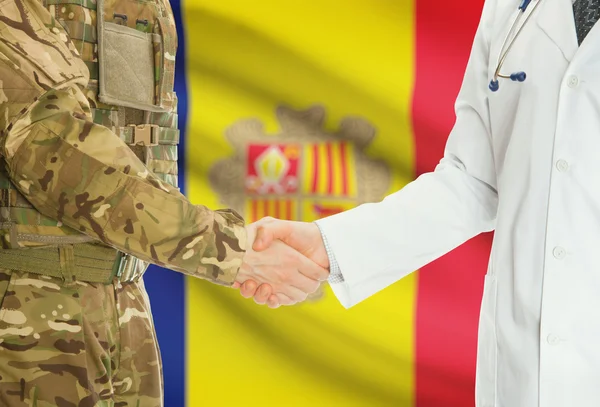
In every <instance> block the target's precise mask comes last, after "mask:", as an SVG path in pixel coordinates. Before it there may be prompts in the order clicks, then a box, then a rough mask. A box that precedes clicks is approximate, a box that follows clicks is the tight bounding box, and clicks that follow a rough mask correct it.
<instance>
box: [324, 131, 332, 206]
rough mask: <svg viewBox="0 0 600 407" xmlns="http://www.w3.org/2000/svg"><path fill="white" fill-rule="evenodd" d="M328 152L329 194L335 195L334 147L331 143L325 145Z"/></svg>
mask: <svg viewBox="0 0 600 407" xmlns="http://www.w3.org/2000/svg"><path fill="white" fill-rule="evenodd" d="M325 148H326V150H327V194H329V195H331V194H333V174H334V168H333V146H332V145H331V143H327V144H326V145H325Z"/></svg>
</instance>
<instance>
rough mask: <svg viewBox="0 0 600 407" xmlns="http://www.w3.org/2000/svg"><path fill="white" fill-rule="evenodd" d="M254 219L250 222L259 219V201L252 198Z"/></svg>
mask: <svg viewBox="0 0 600 407" xmlns="http://www.w3.org/2000/svg"><path fill="white" fill-rule="evenodd" d="M251 205H252V209H251V210H252V220H251V221H250V222H256V221H257V220H258V202H256V200H254V199H253V200H252V203H251Z"/></svg>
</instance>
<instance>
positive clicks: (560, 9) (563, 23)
mask: <svg viewBox="0 0 600 407" xmlns="http://www.w3.org/2000/svg"><path fill="white" fill-rule="evenodd" d="M539 1H541V2H542V3H541V4H540V6H539V10H537V11H539V15H538V16H537V18H536V21H537V23H538V25H539V27H540V28H541V29H542V30H543V31H544V32H545V33H546V35H547V36H548V37H550V39H551V40H552V41H553V42H554V43H555V44H556V46H558V48H559V49H560V50H561V51H562V53H563V55H564V57H565V58H566V59H567V61H569V62H570V61H571V60H572V59H573V56H574V55H575V53H576V52H577V48H578V44H577V34H576V32H575V21H574V19H573V3H572V1H571V0H539ZM530 7H531V6H530Z"/></svg>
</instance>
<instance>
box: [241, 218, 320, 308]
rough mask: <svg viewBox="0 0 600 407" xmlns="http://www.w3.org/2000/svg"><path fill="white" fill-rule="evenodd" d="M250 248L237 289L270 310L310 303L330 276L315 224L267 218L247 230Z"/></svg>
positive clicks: (247, 250)
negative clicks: (265, 305) (310, 297)
mask: <svg viewBox="0 0 600 407" xmlns="http://www.w3.org/2000/svg"><path fill="white" fill-rule="evenodd" d="M246 232H247V236H248V248H247V249H246V255H245V256H244V261H243V264H242V267H241V268H240V270H239V272H238V275H237V278H236V281H235V283H234V284H233V288H239V289H240V292H241V294H242V296H244V297H246V298H250V297H254V301H255V302H256V303H257V304H267V305H268V306H269V307H270V308H277V307H279V306H281V305H293V304H296V303H299V302H302V301H304V300H306V298H307V297H308V295H309V294H311V293H314V292H315V291H316V290H317V289H318V288H319V286H320V284H321V282H322V281H326V280H327V278H328V277H329V258H328V256H327V251H326V250H325V245H324V243H323V239H322V237H321V232H320V231H319V228H318V226H317V225H316V224H314V223H306V222H293V221H284V220H279V219H274V218H263V219H261V220H259V221H258V222H255V223H253V224H250V225H248V226H247V227H246Z"/></svg>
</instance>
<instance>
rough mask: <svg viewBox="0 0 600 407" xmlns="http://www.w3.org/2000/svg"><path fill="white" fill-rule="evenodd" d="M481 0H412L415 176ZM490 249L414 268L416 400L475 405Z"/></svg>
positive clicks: (446, 103) (482, 246)
mask: <svg viewBox="0 0 600 407" xmlns="http://www.w3.org/2000/svg"><path fill="white" fill-rule="evenodd" d="M482 5H483V0H470V1H469V2H468V4H466V5H465V6H464V7H457V5H456V3H455V2H452V1H448V0H417V5H416V19H417V21H416V30H417V35H416V41H417V44H416V53H417V55H416V83H415V93H414V99H413V129H414V133H415V145H416V172H417V174H416V175H419V174H422V173H424V172H427V171H431V170H433V168H434V167H435V165H436V164H437V163H438V161H439V160H440V158H441V157H442V155H443V149H444V145H445V143H446V140H447V138H448V134H449V132H450V130H451V128H452V125H453V123H454V120H455V117H454V109H453V106H454V100H455V99H456V95H457V93H458V90H459V88H460V84H461V82H462V78H463V75H464V69H465V67H466V62H467V59H468V56H469V52H470V49H471V44H472V41H473V37H474V34H475V30H476V28H477V24H478V22H479V17H480V14H481V7H482ZM489 248H490V236H489V235H488V236H484V237H482V238H478V239H474V240H473V241H471V242H469V243H467V244H466V245H463V246H462V247H461V248H459V249H457V250H455V251H454V252H452V253H450V254H449V255H447V256H444V257H443V258H442V259H440V260H438V261H436V262H434V263H432V264H430V265H429V266H427V267H425V268H424V269H423V270H421V271H420V273H419V288H418V295H417V327H416V331H417V332H416V335H417V341H416V405H417V407H440V406H444V407H472V406H473V405H474V404H475V401H474V400H475V397H474V392H475V360H476V354H477V324H478V319H479V307H480V303H481V294H482V289H483V275H484V274H485V270H486V265H487V261H488V256H489Z"/></svg>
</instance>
